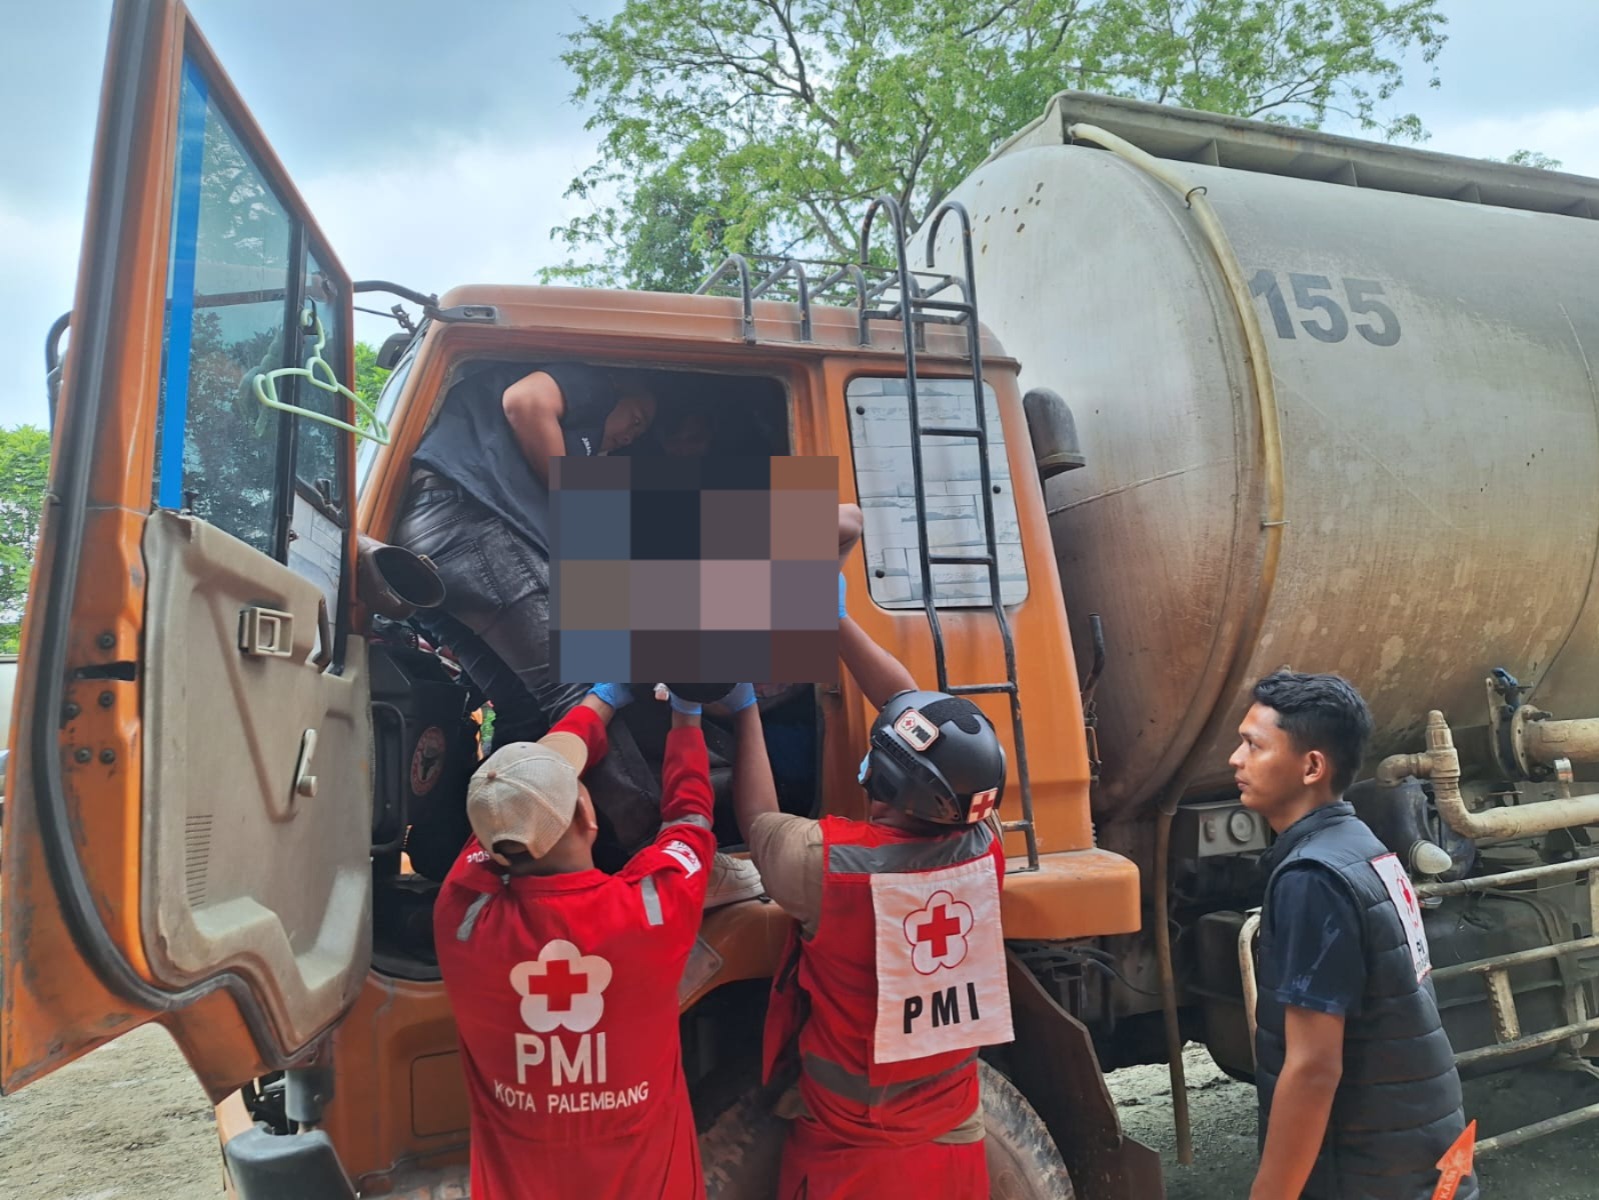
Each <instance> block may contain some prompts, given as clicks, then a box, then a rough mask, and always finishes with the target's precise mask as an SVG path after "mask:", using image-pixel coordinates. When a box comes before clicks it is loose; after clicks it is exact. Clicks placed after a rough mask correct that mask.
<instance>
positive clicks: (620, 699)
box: [589, 683, 633, 709]
mask: <svg viewBox="0 0 1599 1200" xmlns="http://www.w3.org/2000/svg"><path fill="white" fill-rule="evenodd" d="M589 695H591V696H596V697H598V698H599V699H601V700H603V701H605V703H607V704H609V705H610V706H611V707H612V708H613V709H622V708H626V707H627V706H628V705H629V704H632V703H633V689H632V688H631V687H629V686H628V685H627V684H625V683H596V684H595V685H594V686H593V687H591V688H589Z"/></svg>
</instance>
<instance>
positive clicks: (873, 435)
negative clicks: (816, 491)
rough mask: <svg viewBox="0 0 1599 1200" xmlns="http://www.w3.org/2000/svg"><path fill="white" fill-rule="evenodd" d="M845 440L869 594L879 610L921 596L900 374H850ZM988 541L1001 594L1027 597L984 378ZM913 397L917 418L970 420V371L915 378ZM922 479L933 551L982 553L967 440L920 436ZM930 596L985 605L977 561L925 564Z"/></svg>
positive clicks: (1006, 465)
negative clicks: (862, 528) (990, 515)
mask: <svg viewBox="0 0 1599 1200" xmlns="http://www.w3.org/2000/svg"><path fill="white" fill-rule="evenodd" d="M846 395H847V398H848V402H849V433H850V447H851V451H852V454H853V457H854V460H855V488H856V492H857V493H858V495H859V497H860V504H861V511H862V513H863V514H864V515H865V517H866V532H865V534H864V536H863V537H862V539H861V540H862V543H863V546H864V549H865V553H866V576H867V580H868V581H869V583H870V585H871V595H872V599H873V600H874V601H875V602H876V603H878V604H879V605H881V606H882V607H884V608H916V607H920V606H921V603H922V580H921V565H920V562H919V561H918V546H919V543H920V537H919V532H918V530H917V525H916V496H915V491H914V485H913V483H912V473H911V452H910V445H911V435H910V415H909V405H908V402H907V399H906V392H905V380H904V379H871V378H866V377H858V378H855V379H852V380H850V383H849V387H848V389H847V390H846ZM983 397H984V412H985V414H986V416H987V422H988V454H989V459H988V461H989V472H990V475H991V480H990V482H991V484H992V486H993V488H994V489H995V490H994V491H993V492H992V493H991V495H990V499H991V500H992V501H993V512H994V541H995V544H996V549H997V551H998V555H999V581H1000V599H1001V601H1002V602H1003V603H1004V604H1006V605H1007V606H1008V605H1013V604H1019V603H1021V601H1022V600H1024V599H1025V598H1026V597H1027V566H1026V563H1025V561H1024V560H1023V557H1022V541H1021V530H1020V527H1019V525H1018V524H1017V520H1016V501H1015V497H1014V496H1013V495H1012V492H1011V478H1010V462H1009V459H1008V458H1007V456H1006V453H1005V433H1004V430H1003V429H1002V428H1001V427H1000V421H999V408H998V405H997V404H996V403H995V400H994V390H993V388H991V387H989V386H988V385H987V384H984V385H983ZM916 398H917V405H918V408H919V409H920V410H921V421H922V424H923V426H925V427H928V428H932V427H936V426H944V427H948V426H967V427H970V426H972V425H974V424H975V423H976V420H977V415H976V412H975V409H974V406H973V401H972V384H971V380H969V379H919V380H917V383H916ZM922 477H923V482H924V485H925V491H926V496H927V528H928V545H929V547H930V551H929V552H930V553H932V554H940V555H942V554H949V555H968V554H969V555H978V554H983V553H985V552H986V544H985V543H986V531H985V529H984V526H983V505H982V478H981V465H980V462H979V459H978V457H977V443H976V442H975V441H974V440H972V439H970V438H943V437H925V436H924V437H923V438H922ZM932 572H933V574H932V578H933V598H934V603H935V604H937V606H938V607H939V608H972V607H986V606H987V605H988V604H989V591H988V575H987V572H986V571H985V570H984V568H982V567H980V566H979V567H972V566H960V565H951V566H934V567H933V568H932Z"/></svg>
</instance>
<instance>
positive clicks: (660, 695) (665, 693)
mask: <svg viewBox="0 0 1599 1200" xmlns="http://www.w3.org/2000/svg"><path fill="white" fill-rule="evenodd" d="M655 698H656V699H657V700H670V701H671V702H672V711H673V712H680V713H682V714H683V715H684V716H686V717H697V716H699V715H700V713H701V711H702V709H701V707H700V705H699V704H698V702H696V701H694V700H685V699H683V697H681V696H679V695H678V694H677V693H676V692H674V691H672V689H671V688H669V687H667V686H666V685H665V684H664V683H658V684H656V685H655Z"/></svg>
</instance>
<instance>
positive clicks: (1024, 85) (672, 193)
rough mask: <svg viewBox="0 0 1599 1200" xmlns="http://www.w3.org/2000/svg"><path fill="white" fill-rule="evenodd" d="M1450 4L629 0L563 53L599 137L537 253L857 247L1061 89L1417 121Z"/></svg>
mask: <svg viewBox="0 0 1599 1200" xmlns="http://www.w3.org/2000/svg"><path fill="white" fill-rule="evenodd" d="M1444 24H1445V18H1444V17H1443V16H1442V15H1441V14H1440V13H1439V12H1438V11H1437V0H852V2H851V3H848V4H841V3H837V2H836V0H627V2H626V3H625V4H624V6H623V8H622V10H621V12H619V13H618V14H617V15H616V16H614V17H612V18H610V19H609V20H594V19H584V21H583V23H582V25H581V27H580V28H579V30H578V31H577V32H576V33H575V34H573V35H571V45H570V48H569V49H568V50H567V51H566V53H564V54H563V55H562V58H563V61H565V62H566V64H567V65H568V66H569V67H570V68H571V70H572V71H573V73H574V75H575V76H576V78H577V81H578V82H577V87H576V89H575V91H574V93H573V97H574V99H576V100H578V101H579V102H583V103H586V104H588V105H590V106H592V108H593V115H592V117H591V118H590V120H589V128H591V129H597V130H601V131H603V137H602V140H601V143H600V153H599V158H598V160H597V161H596V162H595V163H593V164H592V165H591V166H590V167H589V168H588V169H587V170H585V171H584V172H583V173H582V174H581V175H579V176H578V177H577V178H576V179H575V180H574V181H573V182H572V185H571V187H570V189H569V191H568V195H572V196H577V197H580V198H586V199H589V200H591V201H593V202H594V203H595V208H594V210H593V211H592V212H591V213H590V214H589V215H587V216H584V217H579V218H577V219H575V220H573V221H571V222H570V223H568V224H567V225H565V226H563V227H560V228H558V229H556V230H555V231H554V234H555V235H556V236H558V237H560V238H561V239H562V240H563V241H564V242H565V244H566V246H567V248H568V250H569V251H570V252H571V253H572V254H573V255H574V260H573V261H571V262H569V263H568V264H567V265H566V266H565V267H564V268H557V269H556V270H554V271H552V272H549V273H548V274H549V275H551V276H554V277H566V278H574V277H575V278H581V279H584V280H585V281H589V282H608V283H625V284H629V285H633V286H658V285H662V284H666V283H670V284H671V285H672V286H681V280H682V277H683V274H684V270H685V267H686V266H692V267H694V268H695V269H696V270H697V269H699V268H700V267H702V266H704V265H705V264H707V263H709V262H710V261H712V259H713V258H714V257H715V255H716V254H718V253H721V252H725V251H729V250H735V251H751V250H760V249H763V248H764V249H770V250H772V251H775V252H779V253H788V252H793V253H801V252H803V253H807V254H821V255H824V256H832V257H838V258H853V257H855V255H856V253H857V247H856V244H855V239H856V237H857V236H858V228H859V219H860V216H861V213H862V210H863V208H864V205H865V203H866V201H868V200H869V199H870V198H872V197H874V196H878V195H882V194H889V195H893V196H895V197H896V198H897V199H898V200H899V202H900V204H901V206H902V207H903V208H904V209H905V212H906V216H907V220H908V221H909V222H910V223H911V224H912V225H913V226H914V225H915V224H916V223H918V222H919V221H920V220H921V219H922V218H924V217H925V216H926V215H927V214H928V212H929V211H930V210H931V208H932V207H933V206H935V205H936V204H937V203H938V202H939V201H940V200H941V199H942V198H943V197H944V196H945V195H946V194H948V192H949V190H950V189H951V188H952V187H953V186H954V185H955V184H956V183H958V182H959V181H960V179H961V178H962V177H963V176H964V175H965V174H966V173H967V172H969V171H970V170H971V169H972V168H973V167H974V166H976V165H977V163H979V162H980V161H982V159H983V158H984V157H985V156H986V155H987V154H988V153H989V152H990V150H991V149H992V148H993V146H994V145H995V144H996V142H997V141H998V140H999V139H1001V138H1003V137H1006V136H1008V135H1009V134H1011V133H1013V132H1014V131H1015V130H1017V129H1019V128H1020V127H1021V126H1023V125H1024V124H1026V123H1027V122H1028V121H1031V120H1032V119H1034V118H1035V117H1037V116H1038V115H1039V114H1040V113H1041V112H1042V111H1043V110H1044V106H1045V104H1046V103H1047V101H1048V100H1049V97H1050V96H1052V95H1053V94H1054V93H1055V92H1057V91H1059V90H1061V89H1063V88H1076V89H1081V90H1088V91H1098V92H1107V93H1112V94H1116V95H1122V96H1131V97H1136V98H1139V99H1144V100H1149V101H1154V102H1158V103H1169V104H1176V105H1182V106H1185V107H1189V108H1198V109H1205V110H1208V111H1212V112H1221V113H1231V114H1236V115H1239V116H1245V117H1255V118H1259V119H1263V120H1268V121H1276V122H1280V123H1283V124H1287V125H1294V126H1298V127H1302V128H1317V127H1319V126H1320V125H1321V124H1322V123H1323V122H1324V121H1325V120H1326V119H1327V118H1328V117H1329V116H1330V115H1339V116H1342V117H1345V118H1347V119H1350V120H1352V121H1354V122H1355V123H1356V124H1358V125H1359V126H1360V127H1361V128H1363V129H1367V130H1373V131H1376V132H1378V133H1381V134H1382V135H1383V136H1386V137H1389V138H1409V139H1412V140H1419V139H1421V138H1422V137H1424V136H1425V134H1424V131H1423V130H1422V127H1421V123H1420V121H1419V119H1418V118H1416V117H1415V116H1413V115H1405V114H1401V115H1397V116H1393V115H1389V114H1387V113H1385V111H1384V107H1385V102H1387V101H1388V100H1390V99H1391V98H1392V96H1393V95H1394V93H1395V91H1396V90H1397V89H1398V87H1399V86H1400V84H1401V83H1402V82H1403V69H1402V67H1401V65H1400V62H1399V58H1400V55H1401V54H1403V53H1404V52H1405V51H1407V50H1410V49H1412V48H1419V50H1420V52H1421V56H1422V59H1423V61H1425V62H1427V63H1429V64H1430V63H1432V62H1433V61H1434V60H1435V58H1436V56H1437V54H1438V52H1439V50H1440V49H1441V48H1442V46H1443V43H1444V39H1445V34H1444V30H1443V27H1444ZM1431 83H1432V84H1433V85H1434V86H1436V84H1437V75H1436V72H1434V74H1433V75H1432V78H1431ZM705 198H714V203H713V204H706V203H702V201H703V200H704V199H705ZM684 202H686V203H687V204H688V211H689V212H690V213H691V214H692V216H691V219H689V220H688V221H686V222H684V221H682V220H681V219H679V220H677V221H675V223H674V222H673V221H672V212H673V208H674V206H679V205H681V204H682V203H684ZM663 223H666V224H670V225H671V226H672V229H673V230H675V236H664V235H663V229H662V226H663ZM596 254H598V255H599V256H600V259H599V261H598V262H597V263H594V262H590V261H586V260H591V259H592V257H593V256H594V255H596Z"/></svg>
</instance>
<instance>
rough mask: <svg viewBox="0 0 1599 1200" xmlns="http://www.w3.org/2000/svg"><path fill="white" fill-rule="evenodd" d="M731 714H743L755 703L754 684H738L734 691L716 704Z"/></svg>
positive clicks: (734, 686) (735, 685)
mask: <svg viewBox="0 0 1599 1200" xmlns="http://www.w3.org/2000/svg"><path fill="white" fill-rule="evenodd" d="M716 703H717V704H718V705H720V706H721V707H722V708H725V709H727V711H728V713H729V714H733V713H737V712H741V711H742V710H744V709H746V708H748V707H749V706H750V705H752V704H754V703H755V685H754V684H753V683H737V684H734V685H733V690H732V691H731V692H729V693H727V695H725V696H723V697H722V698H721V699H720V700H718V701H717V702H716Z"/></svg>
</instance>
